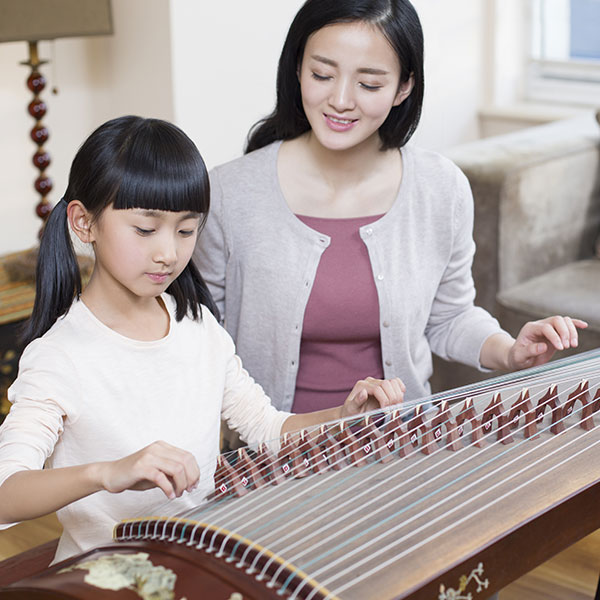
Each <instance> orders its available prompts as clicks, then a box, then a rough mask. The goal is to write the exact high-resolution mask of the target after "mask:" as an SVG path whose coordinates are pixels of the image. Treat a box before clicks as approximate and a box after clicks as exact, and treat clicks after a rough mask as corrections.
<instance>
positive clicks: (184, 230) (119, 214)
mask: <svg viewBox="0 0 600 600" xmlns="http://www.w3.org/2000/svg"><path fill="white" fill-rule="evenodd" d="M199 225H200V215H198V214H197V213H189V212H170V211H163V210H147V209H142V208H132V209H123V210H115V209H114V208H113V207H112V205H111V206H109V207H107V208H106V209H105V210H104V211H103V212H102V214H101V215H100V217H99V219H98V220H97V221H96V222H94V223H93V224H92V225H91V227H90V235H91V239H90V241H92V242H93V243H94V252H95V255H96V266H95V268H94V277H98V278H99V277H101V278H102V281H103V284H104V287H105V288H106V289H108V290H110V289H111V286H116V287H117V288H121V289H122V288H125V289H126V290H128V291H129V292H130V293H131V294H133V295H134V296H138V297H142V298H149V297H156V296H158V295H159V294H161V293H162V292H164V291H165V290H166V289H167V288H168V287H169V285H170V284H171V283H172V282H173V281H174V280H175V279H176V278H177V277H178V276H179V275H180V274H181V272H182V271H183V269H184V268H185V267H186V265H187V264H188V262H189V261H190V259H191V257H192V253H193V251H194V246H195V243H196V238H197V237H198V228H199Z"/></svg>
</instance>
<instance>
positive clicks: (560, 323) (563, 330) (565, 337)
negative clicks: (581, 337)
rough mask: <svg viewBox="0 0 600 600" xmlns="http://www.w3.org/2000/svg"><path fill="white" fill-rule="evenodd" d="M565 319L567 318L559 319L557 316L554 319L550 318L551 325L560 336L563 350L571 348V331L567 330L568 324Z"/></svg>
mask: <svg viewBox="0 0 600 600" xmlns="http://www.w3.org/2000/svg"><path fill="white" fill-rule="evenodd" d="M567 318H568V317H566V318H565V317H560V316H558V315H557V316H555V317H552V324H553V326H554V329H555V330H556V332H557V333H558V335H559V336H560V339H561V342H562V344H563V347H564V348H570V347H571V330H570V328H569V323H568V322H567ZM569 321H570V319H569Z"/></svg>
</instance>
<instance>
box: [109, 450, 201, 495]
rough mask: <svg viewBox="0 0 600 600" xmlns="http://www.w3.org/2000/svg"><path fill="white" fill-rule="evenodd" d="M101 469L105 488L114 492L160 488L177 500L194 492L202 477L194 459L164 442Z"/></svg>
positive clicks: (112, 462) (187, 453)
mask: <svg viewBox="0 0 600 600" xmlns="http://www.w3.org/2000/svg"><path fill="white" fill-rule="evenodd" d="M99 466H100V480H101V483H102V487H103V488H104V489H105V490H106V491H108V492H113V493H117V492H122V491H124V490H149V489H151V488H155V487H158V488H160V489H161V490H162V491H163V492H164V493H165V495H166V496H167V497H168V498H170V499H173V498H176V497H179V496H181V494H183V492H184V491H185V490H187V491H188V492H191V491H192V490H193V489H194V487H195V486H196V485H197V483H198V479H199V478H200V469H199V467H198V463H197V462H196V459H195V458H194V456H193V455H192V454H190V453H189V452H186V451H185V450H181V449H180V448H176V447H175V446H172V445H171V444H167V442H163V441H158V442H153V443H152V444H150V445H149V446H146V447H145V448H142V449H141V450H139V451H138V452H135V453H134V454H130V455H129V456H125V457H124V458H121V459H119V460H114V461H111V462H104V463H100V465H99Z"/></svg>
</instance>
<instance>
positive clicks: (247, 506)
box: [246, 505, 256, 534]
mask: <svg viewBox="0 0 600 600" xmlns="http://www.w3.org/2000/svg"><path fill="white" fill-rule="evenodd" d="M247 508H248V506H247V505H246V509H247ZM252 533H253V534H255V533H256V532H252Z"/></svg>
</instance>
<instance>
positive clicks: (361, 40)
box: [196, 0, 585, 412]
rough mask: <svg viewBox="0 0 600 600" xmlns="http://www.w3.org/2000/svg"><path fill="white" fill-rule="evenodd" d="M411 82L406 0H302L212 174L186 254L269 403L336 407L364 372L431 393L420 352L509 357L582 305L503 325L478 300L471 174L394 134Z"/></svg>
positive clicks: (415, 103) (419, 93) (525, 360)
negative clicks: (249, 114)
mask: <svg viewBox="0 0 600 600" xmlns="http://www.w3.org/2000/svg"><path fill="white" fill-rule="evenodd" d="M451 67H452V68H454V66H451ZM423 91H424V76H423V32H422V29H421V24H420V22H419V18H418V15H417V13H416V11H415V9H414V8H413V6H412V5H411V3H410V2H409V1H408V0H308V1H307V2H306V3H305V4H304V5H303V6H302V7H301V9H300V11H299V12H298V14H297V15H296V17H295V19H294V21H293V22H292V24H291V26H290V29H289V32H288V35H287V38H286V41H285V44H284V47H283V50H282V53H281V57H280V60H279V69H278V73H277V104H276V106H275V110H274V111H273V112H272V114H271V115H269V116H268V117H267V118H265V119H264V120H263V121H261V122H259V123H258V124H257V125H256V126H255V127H254V128H253V129H252V130H251V132H250V135H249V139H248V146H247V149H246V150H247V154H246V155H245V156H243V157H242V158H239V159H237V160H235V161H232V162H231V163H228V164H225V165H222V166H220V167H217V168H216V169H214V171H213V172H212V173H211V193H212V198H211V205H212V208H211V213H210V215H209V217H208V221H207V225H206V230H205V232H204V234H203V235H202V237H201V238H200V240H199V243H198V250H197V254H196V260H197V264H198V265H199V267H200V270H201V272H202V274H203V275H204V276H205V278H206V281H207V284H208V286H209V289H210V290H211V292H212V294H213V297H214V298H215V300H216V302H217V305H218V307H219V310H220V312H221V316H222V317H224V323H225V326H226V328H227V329H228V331H229V332H230V333H231V334H232V336H233V339H234V341H235V343H236V347H237V351H238V352H239V354H240V356H241V357H242V360H243V361H244V364H245V365H246V366H247V368H248V369H249V370H250V372H251V373H252V374H253V376H254V377H255V378H256V380H257V381H258V382H259V383H260V384H261V385H262V386H264V388H265V391H266V392H267V394H269V395H270V396H271V397H272V398H273V399H274V401H275V402H280V404H277V406H278V408H281V409H283V410H293V411H294V412H304V411H311V410H315V409H319V408H325V407H327V406H335V405H336V404H337V403H339V402H340V401H342V400H343V398H345V396H346V395H347V394H348V392H349V391H350V389H351V387H352V385H353V382H354V379H353V378H355V377H356V376H358V377H361V376H362V375H361V374H377V375H375V376H378V377H400V378H401V379H402V381H403V382H404V383H405V384H406V397H407V398H410V399H414V398H420V397H423V396H426V395H428V394H429V391H430V388H429V381H428V380H429V378H430V377H431V375H432V352H433V353H436V354H437V355H439V356H441V357H442V358H445V359H447V360H453V361H458V362H462V363H465V364H468V365H471V366H475V367H478V368H480V369H484V368H487V369H505V370H516V369H522V368H524V367H529V366H533V365H534V364H541V363H543V362H546V361H548V360H550V358H551V357H552V355H553V353H554V352H555V351H556V350H562V349H564V348H569V347H573V346H576V345H577V343H578V333H577V328H578V327H585V323H584V322H582V321H579V320H575V319H570V318H569V317H559V316H555V317H549V318H548V319H544V320H542V321H538V322H535V323H528V324H526V325H525V326H524V327H523V329H522V330H521V332H520V334H519V336H518V338H517V339H516V340H515V339H513V338H512V337H511V336H510V335H508V334H507V333H506V332H504V331H503V330H502V329H501V328H500V326H499V324H498V322H497V321H496V320H495V319H494V318H492V317H491V316H490V315H489V314H488V313H487V312H485V311H484V310H482V309H481V308H478V307H476V306H474V304H473V301H474V298H475V289H474V286H473V279H472V276H471V263H472V259H473V254H474V251H475V245H474V243H473V238H472V228H473V199H472V195H471V191H470V189H469V185H468V182H467V180H466V178H465V176H464V175H463V174H462V173H461V172H460V171H459V169H458V168H457V167H456V166H455V165H453V164H452V163H451V162H450V161H448V160H447V159H445V158H444V157H442V156H440V155H439V154H436V153H434V152H428V151H425V150H422V149H419V148H417V147H415V146H412V145H407V142H408V141H409V139H410V137H411V136H412V134H413V132H414V131H415V129H416V127H417V124H418V121H419V118H420V114H421V106H422V102H423ZM273 297H275V298H277V302H274V303H273V302H271V301H270V300H271V298H273Z"/></svg>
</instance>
